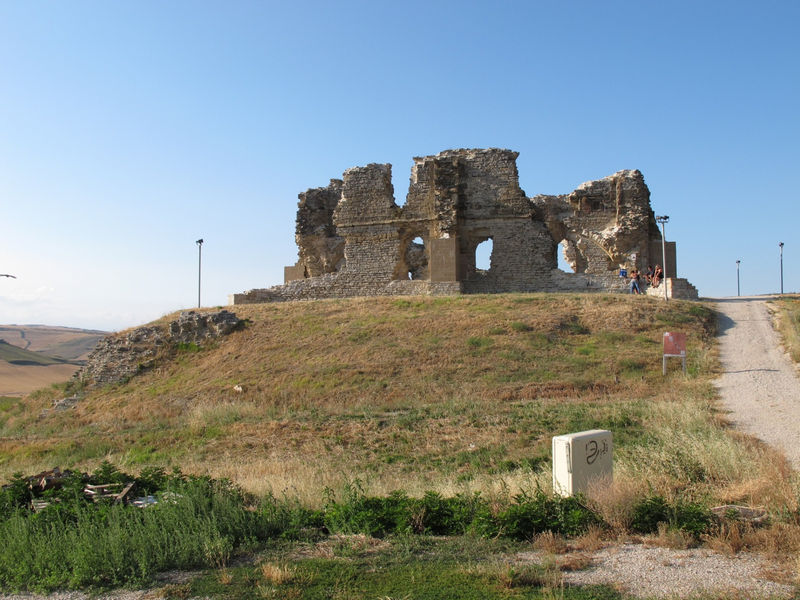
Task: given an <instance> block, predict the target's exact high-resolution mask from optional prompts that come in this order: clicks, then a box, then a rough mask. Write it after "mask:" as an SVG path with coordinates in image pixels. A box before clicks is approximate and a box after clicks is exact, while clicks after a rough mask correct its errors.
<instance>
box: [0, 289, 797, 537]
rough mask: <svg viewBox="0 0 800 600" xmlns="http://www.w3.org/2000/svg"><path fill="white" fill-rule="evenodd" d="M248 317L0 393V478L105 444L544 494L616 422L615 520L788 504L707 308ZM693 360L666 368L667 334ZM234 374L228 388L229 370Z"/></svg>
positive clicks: (325, 483)
mask: <svg viewBox="0 0 800 600" xmlns="http://www.w3.org/2000/svg"><path fill="white" fill-rule="evenodd" d="M236 312H237V314H239V316H240V317H243V318H247V319H249V320H250V324H249V325H248V327H247V328H246V329H244V330H243V331H239V332H237V333H235V334H233V335H231V336H229V337H227V338H225V339H224V340H221V341H219V342H218V343H216V344H215V345H212V346H211V347H207V348H205V349H202V350H201V351H199V352H186V353H181V354H179V355H178V356H177V357H176V358H175V359H174V360H172V361H167V362H162V363H161V364H159V365H158V366H157V367H156V368H155V369H153V370H151V371H148V372H145V373H143V374H141V375H139V376H137V377H135V378H133V379H132V380H131V381H130V382H128V383H126V384H124V385H119V386H109V387H106V388H103V389H100V390H98V391H95V392H92V393H91V394H89V395H88V396H87V397H86V398H85V399H83V400H82V401H81V402H80V403H79V404H78V406H77V407H76V408H75V409H73V410H71V411H66V412H62V413H50V414H48V415H47V416H46V417H45V418H40V413H41V411H42V410H43V409H46V408H48V407H49V406H50V404H51V402H52V400H53V398H54V397H56V396H57V395H58V394H59V392H58V390H52V389H50V390H45V391H43V392H39V393H37V394H34V395H31V396H28V397H27V398H26V399H25V400H24V402H23V403H22V405H21V406H16V405H15V406H14V407H12V408H9V409H8V410H7V411H5V412H4V411H3V410H2V409H3V406H2V405H0V456H2V457H3V458H2V459H0V479H7V478H8V477H10V475H11V474H12V473H13V472H15V471H23V472H36V471H37V470H42V469H45V468H52V467H53V466H55V465H56V464H58V465H59V466H61V467H62V468H66V467H78V468H84V469H91V468H94V466H96V465H97V464H98V463H99V462H100V461H101V460H103V459H109V460H111V461H112V462H115V463H117V464H119V465H121V466H122V467H124V468H126V469H128V470H132V471H136V470H138V469H139V468H141V467H143V466H146V465H162V466H166V467H170V466H172V465H179V466H180V467H181V468H182V469H183V470H184V471H186V472H191V473H201V474H210V475H212V476H215V477H228V478H230V479H232V480H233V481H235V482H237V483H239V484H240V485H242V486H243V487H244V488H245V489H247V490H249V491H252V492H255V493H257V494H264V493H273V494H275V495H277V496H284V495H285V496H289V497H292V498H297V499H299V500H300V501H301V502H303V503H304V504H306V505H309V506H319V505H320V503H321V502H322V501H323V490H324V489H325V488H326V487H329V488H333V489H334V490H339V489H341V488H342V487H343V486H344V485H345V484H346V483H348V482H351V481H353V479H356V478H358V479H359V480H360V481H361V483H362V485H363V487H364V489H365V491H367V492H368V493H374V494H385V493H388V492H390V491H392V490H395V489H398V488H403V489H404V490H406V491H407V492H409V493H410V494H413V495H417V494H421V493H423V492H424V491H426V490H435V491H438V492H440V493H442V494H444V495H452V494H455V493H458V492H473V491H479V492H481V493H482V494H485V495H487V496H488V497H489V498H495V497H496V498H503V497H509V496H511V495H513V494H515V493H518V492H519V491H522V490H532V489H536V488H540V489H544V490H549V489H550V487H551V472H550V465H549V453H550V440H551V437H552V436H553V435H556V434H560V433H566V432H569V431H580V430H582V429H591V428H605V429H611V430H612V431H613V432H614V436H615V438H614V440H615V480H614V483H613V485H611V486H610V487H606V488H604V489H599V488H598V489H596V490H592V491H590V494H589V497H590V502H591V503H592V506H593V507H594V508H595V509H596V510H598V512H600V514H601V515H602V516H603V518H604V519H605V520H606V522H607V523H609V524H610V525H611V526H612V535H613V534H614V532H621V531H624V530H625V529H626V526H627V524H629V521H630V516H631V507H632V506H633V504H634V503H635V501H636V500H637V499H638V498H640V497H642V496H644V495H647V494H649V493H651V492H653V491H657V492H658V493H662V494H664V495H666V496H668V497H672V496H675V495H682V496H687V495H688V496H689V497H690V498H696V499H706V500H707V499H710V500H711V501H715V502H719V503H728V502H736V503H755V504H759V505H764V506H767V507H769V508H771V509H773V510H774V509H776V508H777V507H780V508H781V509H782V510H787V509H788V510H794V509H796V498H797V497H798V493H797V492H798V489H797V484H796V483H795V482H793V480H792V478H791V474H790V471H789V469H788V466H787V465H786V463H785V461H784V460H783V459H782V458H781V457H780V456H778V455H777V454H776V453H775V452H773V451H771V450H769V449H767V448H764V447H763V446H761V445H759V444H758V443H756V442H754V441H753V440H751V439H749V438H745V437H744V436H740V435H736V434H734V433H732V432H730V431H729V430H728V429H727V425H726V423H725V422H724V420H723V419H722V418H721V417H720V416H719V415H718V413H717V412H716V409H715V404H714V402H715V391H714V389H713V387H712V386H711V384H710V381H711V379H712V377H713V376H714V374H715V372H716V370H717V365H716V352H715V347H714V345H713V323H714V318H713V315H712V314H711V313H710V312H709V311H708V310H707V309H706V308H705V307H703V306H702V305H700V304H697V303H688V302H679V301H676V302H670V303H669V304H668V305H667V304H664V303H663V302H659V301H658V300H655V299H650V298H630V297H628V296H623V295H619V296H603V295H547V294H544V295H539V294H536V295H498V296H461V297H447V298H371V299H351V300H330V301H320V302H298V303H284V304H268V305H250V306H241V307H236ZM675 329H677V330H682V331H686V332H687V334H688V336H689V360H688V362H689V367H690V374H689V376H688V377H686V376H684V375H683V374H682V373H680V372H679V371H678V370H673V371H671V372H670V374H669V375H668V376H667V378H666V379H664V378H663V377H662V375H661V355H660V352H661V337H662V335H663V332H664V331H665V330H675ZM237 385H240V386H242V390H243V391H241V392H237V391H235V390H234V386H237Z"/></svg>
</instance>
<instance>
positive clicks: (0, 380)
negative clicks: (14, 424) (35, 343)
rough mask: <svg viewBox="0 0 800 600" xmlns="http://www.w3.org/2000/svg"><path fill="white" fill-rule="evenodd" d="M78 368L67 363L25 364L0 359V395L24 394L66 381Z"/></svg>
mask: <svg viewBox="0 0 800 600" xmlns="http://www.w3.org/2000/svg"><path fill="white" fill-rule="evenodd" d="M78 368H79V367H78V366H77V365H72V364H69V363H59V364H51V365H48V366H25V365H12V364H10V363H7V362H5V361H2V360H0V396H24V395H25V394H29V393H30V392H32V391H33V390H38V389H39V388H43V387H47V386H49V385H52V384H54V383H61V382H64V381H67V380H68V379H69V378H70V377H72V374H73V373H75V371H77V370H78Z"/></svg>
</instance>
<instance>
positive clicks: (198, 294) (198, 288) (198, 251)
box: [195, 238, 203, 308]
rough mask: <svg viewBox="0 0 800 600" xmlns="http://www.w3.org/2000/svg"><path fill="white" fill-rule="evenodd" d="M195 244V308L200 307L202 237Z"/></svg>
mask: <svg viewBox="0 0 800 600" xmlns="http://www.w3.org/2000/svg"><path fill="white" fill-rule="evenodd" d="M195 244H197V308H200V273H201V265H202V264H203V238H200V239H199V240H197V241H196V242H195Z"/></svg>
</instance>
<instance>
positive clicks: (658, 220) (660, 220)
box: [656, 215, 669, 302]
mask: <svg viewBox="0 0 800 600" xmlns="http://www.w3.org/2000/svg"><path fill="white" fill-rule="evenodd" d="M667 221H669V217H668V216H667V215H664V216H657V217H656V223H660V224H661V279H662V281H663V282H664V301H665V302H666V301H667V300H668V298H667V234H666V230H665V228H664V224H665V223H666V222H667Z"/></svg>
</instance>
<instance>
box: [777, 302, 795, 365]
mask: <svg viewBox="0 0 800 600" xmlns="http://www.w3.org/2000/svg"><path fill="white" fill-rule="evenodd" d="M773 306H774V307H775V308H776V309H777V310H776V311H775V317H776V326H777V329H778V332H779V333H780V335H781V339H782V341H783V346H784V348H785V349H786V352H787V353H788V354H789V356H791V357H792V360H794V362H796V363H800V296H783V297H781V298H780V299H779V300H775V301H774V304H773Z"/></svg>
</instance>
